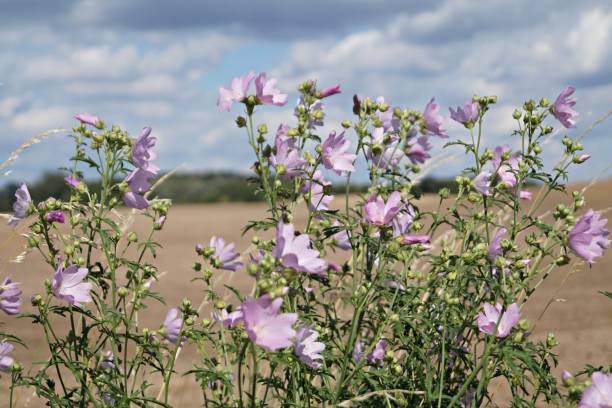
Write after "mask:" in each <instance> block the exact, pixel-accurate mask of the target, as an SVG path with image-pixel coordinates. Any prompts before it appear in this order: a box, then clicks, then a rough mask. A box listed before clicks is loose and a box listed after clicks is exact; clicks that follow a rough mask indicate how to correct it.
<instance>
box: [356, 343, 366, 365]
mask: <svg viewBox="0 0 612 408" xmlns="http://www.w3.org/2000/svg"><path fill="white" fill-rule="evenodd" d="M363 355H364V352H363V344H362V343H361V342H360V341H359V340H357V341H356V342H355V347H353V360H355V362H356V363H358V362H360V361H361V359H362V358H363Z"/></svg>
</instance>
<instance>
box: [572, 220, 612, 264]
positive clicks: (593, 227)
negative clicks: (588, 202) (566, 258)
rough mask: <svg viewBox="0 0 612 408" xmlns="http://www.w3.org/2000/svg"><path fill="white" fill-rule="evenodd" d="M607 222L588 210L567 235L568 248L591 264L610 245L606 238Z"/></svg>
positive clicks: (607, 232)
mask: <svg viewBox="0 0 612 408" xmlns="http://www.w3.org/2000/svg"><path fill="white" fill-rule="evenodd" d="M607 223H608V220H607V219H605V218H601V214H600V213H597V212H594V211H593V210H592V209H589V210H588V211H587V212H586V213H585V214H584V215H583V216H582V217H580V218H579V219H578V222H577V223H576V225H574V227H573V228H572V230H571V231H570V234H569V240H568V245H569V247H570V248H571V249H572V250H573V251H574V252H575V253H576V255H578V256H579V257H581V258H582V259H584V260H585V261H587V262H588V263H589V264H593V262H594V260H595V258H597V257H600V256H602V255H603V250H604V249H605V248H607V247H608V246H609V245H610V240H609V239H607V238H606V237H607V236H608V234H609V231H608V229H607V228H606V224H607Z"/></svg>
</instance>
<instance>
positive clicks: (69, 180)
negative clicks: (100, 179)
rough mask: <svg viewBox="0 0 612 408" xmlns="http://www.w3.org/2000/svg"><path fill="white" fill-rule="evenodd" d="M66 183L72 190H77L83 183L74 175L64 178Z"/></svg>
mask: <svg viewBox="0 0 612 408" xmlns="http://www.w3.org/2000/svg"><path fill="white" fill-rule="evenodd" d="M64 181H65V182H66V184H68V185H69V186H70V187H72V188H77V187H78V186H79V184H81V182H80V181H79V180H77V179H76V178H75V177H73V176H72V174H69V175H67V176H66V177H65V178H64Z"/></svg>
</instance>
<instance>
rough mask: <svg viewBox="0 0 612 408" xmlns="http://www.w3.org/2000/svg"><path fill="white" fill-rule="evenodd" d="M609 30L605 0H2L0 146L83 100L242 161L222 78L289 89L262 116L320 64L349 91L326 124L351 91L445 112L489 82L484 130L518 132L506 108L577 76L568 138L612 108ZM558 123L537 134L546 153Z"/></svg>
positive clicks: (273, 120)
mask: <svg viewBox="0 0 612 408" xmlns="http://www.w3.org/2000/svg"><path fill="white" fill-rule="evenodd" d="M611 37H612V3H610V2H605V1H601V2H598V1H588V0H587V1H582V2H560V1H555V0H542V1H538V2H533V1H526V0H516V1H498V0H492V1H487V2H480V1H464V0H447V1H437V2H424V1H422V2H421V1H419V2H417V1H406V0H385V1H364V0H350V1H349V0H338V1H322V0H313V1H309V2H297V1H295V2H294V1H284V0H261V1H257V2H255V1H250V0H226V1H222V2H220V1H209V2H208V1H200V0H175V1H172V2H168V1H151V0H132V1H122V0H105V1H96V0H57V1H53V2H50V1H44V0H0V82H1V83H2V86H0V135H1V137H2V138H3V143H2V144H1V145H0V158H3V157H7V156H8V155H9V154H10V152H11V151H13V150H14V149H15V148H16V147H17V146H18V145H19V144H21V143H22V142H23V141H25V140H27V139H28V138H29V137H30V136H32V135H35V134H37V133H39V132H42V131H44V130H46V129H49V128H54V127H71V126H72V125H73V123H74V121H73V119H72V116H73V115H74V114H75V113H78V112H90V113H94V114H97V115H99V116H101V117H102V118H103V119H104V120H105V121H106V122H107V123H117V124H120V125H122V126H124V127H125V128H127V129H128V130H129V131H131V132H132V133H134V134H135V133H137V132H138V131H139V130H140V128H142V127H143V126H152V127H153V130H154V132H155V134H156V135H157V137H158V138H159V153H160V154H159V163H160V165H161V167H162V168H164V169H173V168H175V167H176V166H179V165H183V166H184V168H186V169H191V170H220V169H224V170H238V171H247V169H248V167H249V165H250V163H251V161H252V157H251V154H250V152H249V150H248V146H247V144H246V143H245V140H244V139H245V137H244V135H243V134H242V132H241V131H240V130H238V129H236V128H235V126H234V125H233V119H234V117H235V115H234V114H233V113H237V112H232V113H229V114H228V113H219V112H218V111H217V109H216V105H215V103H216V96H217V88H218V86H219V85H227V84H229V83H230V81H231V79H232V77H234V76H238V75H240V74H242V73H244V72H246V71H247V70H249V69H251V68H253V69H255V70H258V71H261V70H265V71H267V72H268V73H269V75H271V76H273V77H276V78H278V81H279V87H280V88H281V89H282V90H283V91H285V92H287V93H289V95H290V96H289V103H288V104H287V106H286V107H284V108H280V109H279V108H267V107H266V108H264V109H263V110H262V111H261V113H260V115H259V116H258V119H257V120H258V122H266V123H267V124H268V126H269V128H271V129H273V128H276V126H278V124H279V123H280V122H288V123H292V122H291V121H292V116H291V112H292V109H293V105H294V103H295V100H296V99H297V92H296V91H295V89H296V87H297V85H298V84H299V83H300V82H301V81H303V80H304V79H307V78H317V79H318V81H319V83H320V84H321V85H322V86H327V85H333V84H336V83H340V84H341V86H342V88H343V90H344V92H343V94H341V95H338V96H335V97H334V98H330V99H329V102H328V104H327V110H328V117H327V121H326V127H325V129H324V130H325V131H329V130H332V129H334V128H338V127H339V123H340V122H341V121H342V120H343V119H345V118H349V119H350V115H351V113H350V112H351V97H352V95H353V94H354V93H358V94H359V95H362V96H365V95H369V96H371V97H377V96H379V95H384V96H385V97H386V98H387V99H388V100H390V101H391V102H392V103H393V104H394V105H402V106H408V107H411V108H415V109H422V108H423V107H424V105H425V103H426V102H427V101H428V100H429V99H430V98H431V97H432V96H436V98H437V101H438V102H439V103H440V105H441V106H442V109H443V113H444V114H445V115H446V116H448V107H449V106H455V105H458V104H460V103H462V102H464V101H465V100H466V99H468V98H470V97H471V95H472V94H473V93H478V94H487V95H488V94H496V95H498V98H499V103H498V104H497V106H495V108H494V109H493V110H492V111H491V112H490V115H489V116H490V118H489V120H488V122H487V124H486V128H485V137H486V139H485V142H486V144H487V145H489V146H494V145H496V144H500V143H507V144H510V145H512V144H513V143H515V142H516V141H515V140H513V139H512V138H511V136H510V134H511V131H512V129H513V120H512V118H511V112H512V110H513V108H514V107H515V106H518V105H520V104H522V102H523V100H525V99H526V98H534V99H536V98H539V97H541V96H547V97H548V98H550V99H551V100H553V99H554V98H555V97H556V95H557V94H558V93H559V91H560V90H561V89H562V88H563V87H564V86H566V85H574V86H576V88H577V92H576V97H577V98H578V105H577V106H576V108H577V110H578V111H579V112H580V113H581V116H580V117H579V120H578V127H577V129H575V130H572V131H570V132H567V133H569V134H570V135H572V136H577V135H579V134H580V132H582V131H583V130H584V129H586V128H588V127H589V125H590V124H592V123H593V122H594V121H595V120H596V119H597V118H598V117H600V116H602V115H603V114H605V113H606V112H607V111H608V110H610V109H612V103H611V101H612V98H611V97H610V95H612V47H610V46H609V44H610V41H611V39H612V38H611ZM446 128H447V129H448V131H449V134H450V135H451V137H454V138H463V137H466V133H465V131H464V130H462V128H461V127H459V126H456V125H455V124H453V123H451V122H450V121H448V122H447V123H446ZM611 132H612V119H611V120H608V121H607V122H606V123H604V124H603V125H601V126H599V127H597V128H596V129H595V131H594V132H592V133H591V134H589V135H588V137H587V138H586V139H585V141H584V144H585V146H586V150H587V152H589V153H591V154H592V156H593V158H592V159H591V160H590V161H589V162H587V164H585V165H583V166H582V167H580V168H579V169H577V170H576V172H575V173H573V179H574V180H580V179H589V178H591V177H593V176H594V175H596V174H599V173H602V172H603V173H604V174H606V175H608V176H609V175H611V174H612V173H611V172H610V169H609V168H608V166H609V164H610V159H609V157H610V156H611V155H612V143H610V140H611V137H612V136H611V134H610V133H611ZM565 133H566V132H565V131H564V130H563V129H560V131H559V134H558V137H557V139H556V140H553V141H552V142H551V143H550V144H549V145H547V146H546V156H545V157H546V159H547V161H548V163H549V164H550V165H552V164H553V163H554V160H555V158H557V157H559V154H560V151H561V148H560V142H559V140H560V137H561V136H562V135H563V134H565ZM60 140H61V139H58V137H55V140H54V141H47V142H44V143H41V144H40V145H37V146H36V147H34V148H32V149H30V150H28V151H26V152H25V153H24V154H23V155H22V156H21V157H20V158H19V159H18V161H17V162H16V163H15V164H14V165H13V166H12V167H11V169H12V173H11V174H10V176H9V177H7V178H5V180H26V181H28V180H32V179H33V178H36V176H37V175H39V174H40V172H41V171H43V170H52V169H55V168H57V167H59V166H61V165H63V164H64V162H63V160H64V158H66V157H68V154H69V153H70V151H71V147H70V144H69V143H68V142H67V141H66V142H63V141H61V142H60ZM440 146H441V143H438V145H437V147H438V148H439V147H440ZM437 151H439V149H438V150H437ZM449 153H450V154H451V157H450V158H449V157H447V158H446V159H445V161H444V165H439V166H438V167H435V168H433V170H432V172H433V174H436V175H440V176H448V175H454V174H456V172H457V171H459V170H460V169H461V168H462V167H463V166H464V165H465V163H466V161H465V157H464V155H463V154H462V152H461V151H460V150H458V149H455V150H451V151H449ZM434 163H435V162H434Z"/></svg>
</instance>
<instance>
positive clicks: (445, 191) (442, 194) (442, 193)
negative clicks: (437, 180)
mask: <svg viewBox="0 0 612 408" xmlns="http://www.w3.org/2000/svg"><path fill="white" fill-rule="evenodd" d="M438 195H439V196H440V198H442V199H447V198H448V197H449V196H450V189H449V188H448V187H443V188H441V189H440V190H439V191H438Z"/></svg>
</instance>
